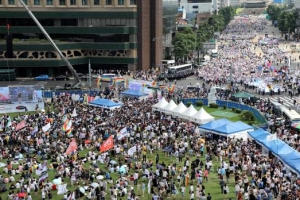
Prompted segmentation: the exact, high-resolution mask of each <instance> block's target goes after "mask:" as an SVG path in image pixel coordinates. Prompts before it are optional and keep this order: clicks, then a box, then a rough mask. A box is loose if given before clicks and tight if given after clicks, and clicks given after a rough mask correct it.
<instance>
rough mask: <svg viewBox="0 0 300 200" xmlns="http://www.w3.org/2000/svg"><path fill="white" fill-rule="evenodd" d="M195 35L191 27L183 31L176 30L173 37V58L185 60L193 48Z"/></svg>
mask: <svg viewBox="0 0 300 200" xmlns="http://www.w3.org/2000/svg"><path fill="white" fill-rule="evenodd" d="M195 42H196V35H195V33H194V32H193V30H192V29H191V28H189V27H188V28H185V29H184V31H183V32H176V35H175V37H174V38H173V41H172V43H173V46H174V54H175V59H176V60H178V59H182V60H186V59H187V58H188V57H190V55H191V53H192V52H193V50H194V49H195V45H196V43H195Z"/></svg>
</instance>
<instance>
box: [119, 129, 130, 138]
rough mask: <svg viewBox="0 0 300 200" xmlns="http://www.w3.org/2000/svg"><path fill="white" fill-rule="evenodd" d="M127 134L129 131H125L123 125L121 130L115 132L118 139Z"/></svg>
mask: <svg viewBox="0 0 300 200" xmlns="http://www.w3.org/2000/svg"><path fill="white" fill-rule="evenodd" d="M126 136H129V133H128V132H127V128H126V127H124V128H122V129H121V131H120V132H119V133H118V134H117V138H118V140H121V139H122V138H123V137H126Z"/></svg>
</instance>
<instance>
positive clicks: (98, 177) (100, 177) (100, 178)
mask: <svg viewBox="0 0 300 200" xmlns="http://www.w3.org/2000/svg"><path fill="white" fill-rule="evenodd" d="M103 178H104V177H103V176H102V175H99V176H97V177H96V179H97V180H102V179H103Z"/></svg>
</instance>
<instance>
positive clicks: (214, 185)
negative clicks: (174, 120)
mask: <svg viewBox="0 0 300 200" xmlns="http://www.w3.org/2000/svg"><path fill="white" fill-rule="evenodd" d="M87 152H88V150H83V151H81V152H80V156H84V155H85V154H86V153H87ZM156 153H158V154H159V156H160V162H162V161H163V162H165V163H166V164H167V165H168V164H172V163H174V162H176V163H177V166H181V167H182V166H183V162H181V163H179V162H178V161H177V159H176V158H175V157H168V156H167V155H165V154H164V153H163V152H161V151H156V152H155V151H154V152H153V154H147V159H151V160H155V155H156ZM186 157H189V158H190V160H191V161H192V160H194V159H195V158H196V155H188V154H187V155H186ZM116 160H117V159H116ZM184 160H185V159H183V161H184ZM201 160H202V161H203V162H204V157H201ZM2 162H5V161H2ZM204 163H205V162H204ZM98 164H99V166H100V169H101V170H104V171H106V170H108V169H107V167H106V165H104V164H100V163H98ZM213 164H214V166H213V169H212V171H211V172H210V175H209V178H208V179H209V180H208V182H204V186H205V188H206V189H205V190H206V194H207V193H210V194H211V195H212V198H213V199H214V200H223V199H225V198H224V195H223V194H221V191H220V186H219V179H218V177H217V173H216V171H217V167H218V166H220V164H219V163H218V161H216V159H215V158H214V160H213ZM90 166H91V163H86V164H85V168H86V169H88V168H89V167H90ZM16 167H17V165H16ZM1 172H2V171H1ZM133 172H134V171H133V170H131V171H130V172H129V174H132V173H133ZM48 173H49V178H48V180H49V181H52V180H53V179H54V177H55V172H54V171H49V172H48ZM1 174H2V176H4V177H5V176H7V174H4V173H1ZM111 176H112V178H113V179H114V180H116V179H117V177H118V174H117V173H114V174H111ZM15 177H16V181H17V180H19V177H20V176H15ZM33 177H36V178H38V177H37V176H36V175H33ZM175 178H176V176H175ZM83 182H84V183H87V182H88V181H81V182H80V183H79V185H81V186H82V185H83ZM141 182H142V180H139V184H140V183H141ZM65 183H68V186H67V188H68V190H69V191H73V190H75V189H76V188H77V187H79V186H78V185H77V186H71V185H70V179H69V177H67V178H65ZM9 185H10V184H8V185H7V187H9ZM131 185H133V183H131ZM193 185H194V188H196V185H197V184H196V181H195V183H194V184H193ZM109 186H110V185H108V188H109ZM146 186H147V184H146ZM228 186H229V188H230V189H229V191H230V193H229V194H228V196H227V198H234V177H233V175H232V176H231V178H230V180H229V183H228ZM176 187H177V189H179V188H180V187H178V185H176ZM134 188H135V191H136V194H138V195H139V196H140V197H141V198H140V199H142V200H148V199H151V198H150V196H151V195H148V193H147V188H146V191H145V195H144V197H142V191H137V187H134ZM188 188H189V187H188ZM188 188H187V189H186V193H185V196H184V198H182V197H181V194H177V195H169V196H168V198H170V199H189V196H190V195H189V193H188V191H189V189H188ZM14 192H15V193H16V192H17V190H14ZM33 193H34V192H33ZM33 193H32V197H33V198H34V199H41V192H40V191H38V193H37V195H34V194H33ZM7 195H8V191H7V192H5V193H2V194H1V197H2V199H7ZM52 195H53V199H54V200H60V199H62V197H63V195H57V191H52ZM82 199H85V198H82ZM106 199H110V195H109V192H108V193H107V196H106ZM118 199H121V200H125V199H126V197H123V198H118Z"/></svg>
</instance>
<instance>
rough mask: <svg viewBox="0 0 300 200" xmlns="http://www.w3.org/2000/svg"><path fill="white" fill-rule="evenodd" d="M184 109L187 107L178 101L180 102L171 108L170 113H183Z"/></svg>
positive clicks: (176, 114) (177, 114)
mask: <svg viewBox="0 0 300 200" xmlns="http://www.w3.org/2000/svg"><path fill="white" fill-rule="evenodd" d="M186 110H187V107H186V106H185V105H184V104H183V103H182V102H180V104H179V105H178V106H177V107H176V108H175V109H174V110H172V112H171V113H172V115H174V116H179V115H180V114H181V113H183V112H184V111H186Z"/></svg>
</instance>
